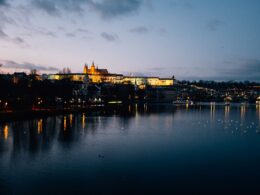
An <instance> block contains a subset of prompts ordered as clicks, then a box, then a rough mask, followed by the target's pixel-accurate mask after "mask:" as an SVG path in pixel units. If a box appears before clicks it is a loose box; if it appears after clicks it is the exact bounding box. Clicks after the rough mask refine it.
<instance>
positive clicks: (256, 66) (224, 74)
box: [216, 59, 260, 81]
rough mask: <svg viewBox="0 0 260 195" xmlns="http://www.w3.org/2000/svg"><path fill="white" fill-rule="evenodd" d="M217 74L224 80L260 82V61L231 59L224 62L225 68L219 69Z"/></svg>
mask: <svg viewBox="0 0 260 195" xmlns="http://www.w3.org/2000/svg"><path fill="white" fill-rule="evenodd" d="M216 73H217V74H218V75H219V77H220V78H222V79H224V80H240V81H241V80H250V81H260V60H259V59H233V60H232V59H231V60H226V61H224V67H223V68H217V69H216Z"/></svg>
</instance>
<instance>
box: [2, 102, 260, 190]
mask: <svg viewBox="0 0 260 195" xmlns="http://www.w3.org/2000/svg"><path fill="white" fill-rule="evenodd" d="M259 133H260V108H259V106H255V105H226V106H219V105H216V104H214V103H212V104H209V105H208V106H200V107H192V106H191V107H186V106H184V107H175V106H172V105H153V106H151V105H147V104H144V105H138V104H135V105H133V106H126V107H124V108H120V109H118V108H117V109H111V110H106V111H102V112H96V113H80V114H68V115H63V116H51V117H46V118H39V119H32V120H26V121H15V122H5V123H0V170H1V172H0V187H1V188H2V189H4V192H5V193H20V192H21V193H27V192H28V193H37V194H38V193H43V194H45V193H50V192H51V193H62V194H64V193H96V192H97V193H106V192H108V193H128V192H129V193H135V192H137V193H156V192H162V191H163V190H165V192H182V190H184V192H185V190H186V192H187V190H191V191H192V190H193V191H195V192H198V193H201V192H206V193H209V192H211V190H212V189H213V188H214V186H215V185H216V184H217V185H218V186H219V187H220V189H219V190H220V191H219V192H226V190H227V189H231V191H233V192H236V191H238V192H240V191H241V190H242V191H243V190H246V191H247V190H248V188H250V189H251V190H258V188H257V187H256V186H257V184H258V183H259V181H260V168H259V164H260V154H259V149H260V135H259ZM66 178H71V179H70V180H67V179H66ZM198 178H199V179H198ZM43 181H44V182H45V186H47V187H46V188H45V189H42V190H43V191H41V190H39V188H41V183H42V182H43ZM202 184H203V185H202ZM204 184H206V185H207V186H206V187H205V185H204ZM242 184H243V185H242ZM100 186H103V188H100ZM115 186H116V187H115ZM185 186H188V188H186V187H185ZM230 186H231V187H230ZM105 189H106V190H105Z"/></svg>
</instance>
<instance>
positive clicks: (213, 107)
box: [210, 102, 216, 121]
mask: <svg viewBox="0 0 260 195" xmlns="http://www.w3.org/2000/svg"><path fill="white" fill-rule="evenodd" d="M215 110H216V104H215V102H211V103H210V116H211V119H212V120H213V121H214V119H215Z"/></svg>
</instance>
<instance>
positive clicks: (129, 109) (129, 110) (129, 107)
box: [128, 105, 131, 113]
mask: <svg viewBox="0 0 260 195" xmlns="http://www.w3.org/2000/svg"><path fill="white" fill-rule="evenodd" d="M128 112H129V113H131V105H128Z"/></svg>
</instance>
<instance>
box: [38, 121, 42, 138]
mask: <svg viewBox="0 0 260 195" xmlns="http://www.w3.org/2000/svg"><path fill="white" fill-rule="evenodd" d="M37 124H38V125H37V130H38V134H41V133H42V119H40V120H38V123H37Z"/></svg>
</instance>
